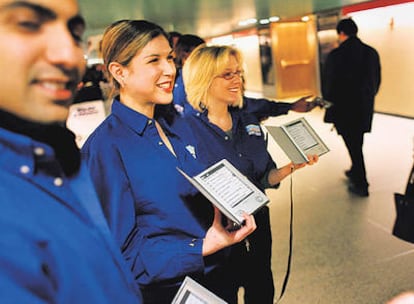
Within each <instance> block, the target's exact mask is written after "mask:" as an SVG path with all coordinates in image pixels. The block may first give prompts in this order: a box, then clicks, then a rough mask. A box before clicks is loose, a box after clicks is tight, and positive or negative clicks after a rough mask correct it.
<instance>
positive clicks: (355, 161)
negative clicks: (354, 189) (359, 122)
mask: <svg viewBox="0 0 414 304" xmlns="http://www.w3.org/2000/svg"><path fill="white" fill-rule="evenodd" d="M341 135H342V138H343V140H344V142H345V146H346V148H347V149H348V153H349V156H350V158H351V163H352V165H351V177H352V182H353V183H354V184H355V186H358V187H368V181H367V176H366V170H365V161H364V154H363V152H362V146H363V144H364V132H363V131H360V130H352V128H351V129H348V130H344V131H342V132H341Z"/></svg>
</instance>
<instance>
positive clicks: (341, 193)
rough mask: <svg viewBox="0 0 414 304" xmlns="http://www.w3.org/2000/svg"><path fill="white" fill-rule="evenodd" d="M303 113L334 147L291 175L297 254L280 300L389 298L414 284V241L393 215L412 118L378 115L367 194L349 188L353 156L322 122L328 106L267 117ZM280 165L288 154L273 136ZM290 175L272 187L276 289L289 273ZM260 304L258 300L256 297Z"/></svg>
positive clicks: (368, 154)
mask: <svg viewBox="0 0 414 304" xmlns="http://www.w3.org/2000/svg"><path fill="white" fill-rule="evenodd" d="M302 116H304V117H306V119H307V120H308V121H309V123H310V124H311V125H312V126H313V127H314V129H315V130H317V132H318V134H319V135H320V136H321V138H323V140H324V141H325V142H326V144H327V145H328V146H329V148H330V152H329V153H328V154H325V155H323V156H321V158H320V160H319V162H318V163H317V164H315V165H313V166H309V167H306V168H303V169H301V170H299V171H296V172H295V173H294V175H293V178H292V182H293V204H294V211H293V221H294V224H293V256H292V264H291V273H290V279H289V282H288V285H287V289H286V292H285V295H284V296H283V298H282V300H281V301H280V303H284V304H295V303H301V304H302V303H305V304H308V303H309V304H315V303H321V304H325V303H334V304H341V303H347V304H349V303H358V304H363V303H367V304H371V303H372V304H377V303H385V302H386V301H387V300H389V299H390V298H391V297H392V296H394V295H396V294H398V293H400V292H402V291H404V290H414V244H411V243H407V242H404V241H401V240H399V239H397V238H395V237H394V236H392V234H391V230H392V226H393V223H394V219H395V209H394V202H393V193H394V192H402V191H404V187H405V184H406V182H407V178H408V174H409V171H410V168H411V166H412V163H413V138H414V119H407V118H399V117H395V116H389V115H384V114H375V116H374V121H373V129H372V133H369V134H366V135H365V144H364V153H365V160H366V167H367V173H368V180H369V182H370V188H369V191H370V196H369V197H368V198H359V197H356V196H353V195H351V194H350V193H348V191H347V189H346V179H345V176H344V171H345V170H346V169H348V168H349V166H350V162H349V157H348V154H347V151H346V150H345V146H344V144H343V142H342V138H341V137H339V136H338V135H337V134H336V131H331V130H330V128H331V125H328V124H324V123H323V122H322V118H323V110H321V109H319V108H317V109H315V110H313V111H312V112H310V113H306V114H302V113H294V112H291V113H289V114H288V115H285V116H280V117H275V118H269V119H268V120H267V121H266V122H265V124H269V125H279V124H281V123H283V122H286V121H289V120H292V119H294V118H297V117H302ZM269 150H270V153H271V154H272V156H273V157H274V159H275V160H276V162H277V163H278V164H279V165H280V166H281V165H284V164H286V163H287V162H288V159H287V158H286V156H285V155H284V153H283V152H282V151H281V150H280V149H279V148H278V146H277V145H276V144H275V143H274V142H273V141H272V140H271V139H269ZM290 183H291V180H290V178H289V177H288V178H286V179H285V180H284V181H283V182H282V185H281V187H280V188H279V189H277V190H268V191H267V194H268V196H269V197H270V199H271V203H270V210H271V222H272V231H273V258H272V265H273V271H274V278H275V284H276V294H277V295H278V294H279V293H280V289H281V286H282V283H283V279H284V276H285V273H286V267H287V257H288V244H289V219H290V200H291V198H290V191H289V189H290ZM413 221H414V219H413ZM255 304H260V303H255Z"/></svg>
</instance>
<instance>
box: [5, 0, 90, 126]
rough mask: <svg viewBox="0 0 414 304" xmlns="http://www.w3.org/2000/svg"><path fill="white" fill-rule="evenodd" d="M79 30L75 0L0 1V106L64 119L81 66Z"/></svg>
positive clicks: (38, 118) (32, 116) (33, 117)
mask: <svg viewBox="0 0 414 304" xmlns="http://www.w3.org/2000/svg"><path fill="white" fill-rule="evenodd" d="M83 32H84V21H83V19H82V18H81V17H80V16H79V15H78V6H77V2H76V1H75V0H59V1H56V0H24V1H12V0H0V54H1V56H0V75H1V76H0V108H1V109H2V110H5V111H8V112H10V113H13V114H15V115H17V116H19V117H21V118H23V119H26V120H30V121H35V122H41V123H51V122H57V121H60V122H62V121H64V120H65V119H66V118H67V114H68V106H69V105H70V102H71V101H72V98H73V96H74V93H75V91H76V85H77V83H78V82H79V81H80V80H81V77H82V75H83V73H84V69H85V60H84V57H83V49H82V47H81V36H82V35H83Z"/></svg>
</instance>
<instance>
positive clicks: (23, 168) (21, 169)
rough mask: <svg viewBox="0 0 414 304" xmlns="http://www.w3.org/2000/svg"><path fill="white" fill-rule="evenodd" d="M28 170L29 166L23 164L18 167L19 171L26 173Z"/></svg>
mask: <svg viewBox="0 0 414 304" xmlns="http://www.w3.org/2000/svg"><path fill="white" fill-rule="evenodd" d="M29 172H30V167H29V166H26V165H23V166H21V167H20V173H23V174H27V173H29Z"/></svg>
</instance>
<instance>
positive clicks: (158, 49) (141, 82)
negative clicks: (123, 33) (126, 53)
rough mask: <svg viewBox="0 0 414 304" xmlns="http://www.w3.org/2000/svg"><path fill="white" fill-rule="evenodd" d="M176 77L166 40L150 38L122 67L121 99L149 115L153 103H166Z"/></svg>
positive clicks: (150, 114)
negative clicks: (126, 64)
mask: <svg viewBox="0 0 414 304" xmlns="http://www.w3.org/2000/svg"><path fill="white" fill-rule="evenodd" d="M174 79H175V65H174V58H173V54H172V49H171V47H170V45H169V43H168V40H167V39H166V38H165V37H164V36H162V35H159V36H157V37H155V38H154V39H152V40H151V41H150V42H148V43H147V45H145V46H144V47H143V48H142V50H141V51H139V52H138V53H137V54H136V55H135V57H134V58H133V59H132V60H131V62H130V63H129V64H128V66H123V67H122V76H121V80H120V82H121V83H122V85H121V89H120V96H121V97H120V98H121V101H122V102H123V103H125V104H126V105H128V106H130V107H132V108H134V109H136V110H137V111H139V112H141V113H143V114H145V115H147V116H150V117H152V115H153V109H154V106H155V105H156V104H169V103H170V102H171V101H172V97H173V95H172V91H173V87H174Z"/></svg>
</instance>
